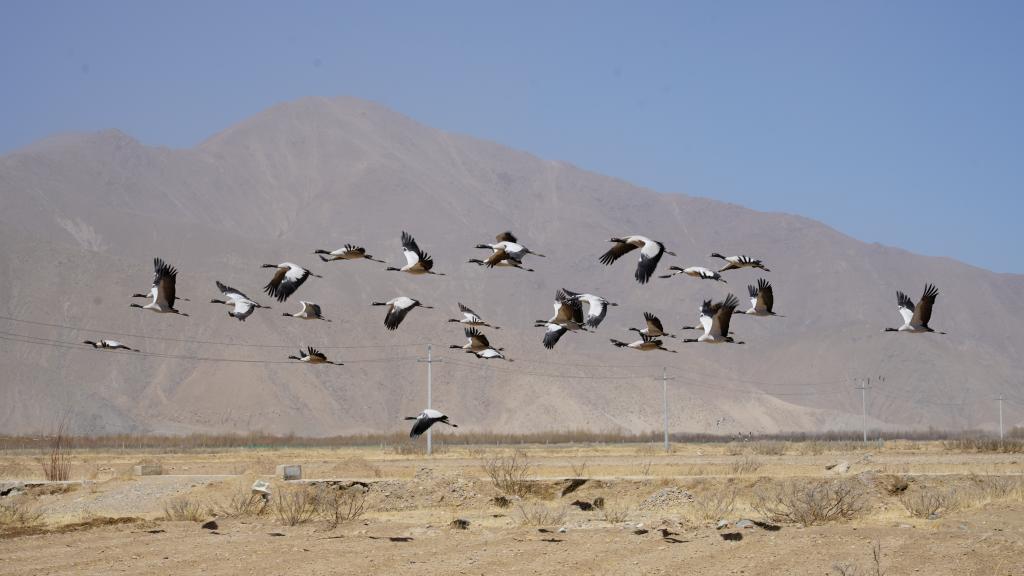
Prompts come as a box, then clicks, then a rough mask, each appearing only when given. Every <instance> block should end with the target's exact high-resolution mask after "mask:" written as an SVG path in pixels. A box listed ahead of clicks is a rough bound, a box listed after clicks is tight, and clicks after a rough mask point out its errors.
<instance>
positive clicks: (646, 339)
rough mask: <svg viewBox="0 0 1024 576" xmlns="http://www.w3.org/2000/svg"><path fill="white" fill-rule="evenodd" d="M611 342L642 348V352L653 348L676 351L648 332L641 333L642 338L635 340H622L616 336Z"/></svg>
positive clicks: (635, 348)
mask: <svg viewBox="0 0 1024 576" xmlns="http://www.w3.org/2000/svg"><path fill="white" fill-rule="evenodd" d="M611 342H612V344H615V345H616V346H618V347H619V348H632V349H633V350H640V351H641V352H650V351H651V350H664V351H665V352H675V350H669V349H668V348H665V347H664V346H663V343H662V341H661V340H657V339H655V338H653V337H651V336H647V335H646V334H641V335H640V340H636V341H634V342H629V343H627V342H622V341H621V340H616V339H615V338H611Z"/></svg>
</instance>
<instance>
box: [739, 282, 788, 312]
mask: <svg viewBox="0 0 1024 576" xmlns="http://www.w3.org/2000/svg"><path fill="white" fill-rule="evenodd" d="M747 293H748V294H750V309H749V310H737V311H736V313H738V314H745V315H747V316H778V314H776V313H775V312H774V311H773V310H772V308H774V306H775V292H774V289H773V288H772V284H771V282H769V281H767V280H765V279H764V278H758V279H757V286H756V287H755V286H754V285H753V284H751V285H748V286H747Z"/></svg>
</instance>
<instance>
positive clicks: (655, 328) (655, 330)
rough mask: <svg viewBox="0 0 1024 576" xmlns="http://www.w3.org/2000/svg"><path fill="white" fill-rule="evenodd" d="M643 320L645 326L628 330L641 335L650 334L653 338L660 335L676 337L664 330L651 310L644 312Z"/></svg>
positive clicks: (659, 320)
mask: <svg viewBox="0 0 1024 576" xmlns="http://www.w3.org/2000/svg"><path fill="white" fill-rule="evenodd" d="M644 320H646V321H647V327H646V328H630V330H632V331H633V332H636V333H637V334H639V335H641V336H651V337H654V338H660V337H662V336H666V337H668V338H675V337H676V336H675V334H669V333H668V332H665V327H664V326H663V325H662V324H661V319H660V318H658V317H657V316H655V315H654V314H652V313H651V312H644Z"/></svg>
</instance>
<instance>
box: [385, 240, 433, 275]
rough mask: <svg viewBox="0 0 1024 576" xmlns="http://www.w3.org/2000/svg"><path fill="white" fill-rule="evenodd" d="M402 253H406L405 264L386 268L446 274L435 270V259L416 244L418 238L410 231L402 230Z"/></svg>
mask: <svg viewBox="0 0 1024 576" xmlns="http://www.w3.org/2000/svg"><path fill="white" fill-rule="evenodd" d="M402 253H403V254H404V255H405V266H402V267H401V268H395V267H394V266H389V267H387V268H386V270H391V271H394V272H405V273H407V274H414V275H419V274H436V275H438V276H444V274H440V273H438V272H434V270H433V268H434V259H433V258H431V257H430V255H429V254H427V253H426V252H424V251H423V250H420V247H419V245H417V244H416V239H415V238H413V237H412V235H410V234H409V233H408V232H402Z"/></svg>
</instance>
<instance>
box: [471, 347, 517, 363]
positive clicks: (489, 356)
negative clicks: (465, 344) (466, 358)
mask: <svg viewBox="0 0 1024 576" xmlns="http://www.w3.org/2000/svg"><path fill="white" fill-rule="evenodd" d="M473 354H476V357H477V358H483V359H484V360H493V359H494V358H498V359H501V360H507V361H509V362H511V361H512V360H511V359H509V358H506V357H505V355H504V354H502V353H501V352H500V351H499V350H498V349H496V348H486V349H484V350H480V351H476V352H473Z"/></svg>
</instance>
